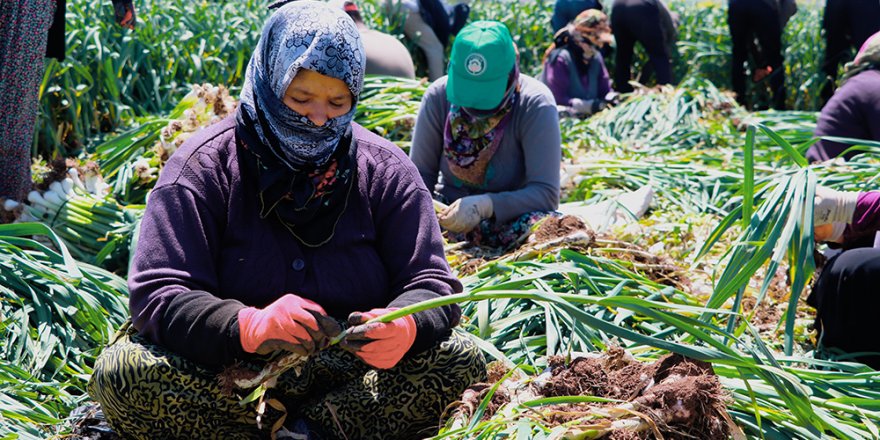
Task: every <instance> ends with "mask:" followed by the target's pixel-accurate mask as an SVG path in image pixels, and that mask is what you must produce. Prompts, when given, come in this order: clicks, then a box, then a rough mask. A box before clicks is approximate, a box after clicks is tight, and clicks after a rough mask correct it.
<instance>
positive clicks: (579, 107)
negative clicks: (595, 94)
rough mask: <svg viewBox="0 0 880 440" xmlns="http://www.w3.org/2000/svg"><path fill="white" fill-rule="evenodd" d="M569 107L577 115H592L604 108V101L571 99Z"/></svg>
mask: <svg viewBox="0 0 880 440" xmlns="http://www.w3.org/2000/svg"><path fill="white" fill-rule="evenodd" d="M569 106H570V107H571V108H572V109H573V110H574V112H575V113H577V114H579V115H587V116H588V115H592V114H593V113H596V112H598V111H600V110H602V109H604V108H605V101H602V100H601V99H579V98H571V101H569Z"/></svg>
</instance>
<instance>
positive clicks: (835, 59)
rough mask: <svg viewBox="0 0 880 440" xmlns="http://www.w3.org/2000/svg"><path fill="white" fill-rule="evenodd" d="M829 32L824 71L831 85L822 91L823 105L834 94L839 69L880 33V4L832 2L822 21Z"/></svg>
mask: <svg viewBox="0 0 880 440" xmlns="http://www.w3.org/2000/svg"><path fill="white" fill-rule="evenodd" d="M822 30H823V31H824V32H825V62H824V63H823V64H822V71H823V72H824V73H825V77H826V79H827V80H828V82H826V83H825V85H824V86H823V87H822V102H823V103H826V102H828V100H829V99H831V96H832V95H833V94H834V86H835V82H836V81H837V69H838V66H839V65H840V63H842V62H843V61H844V60H846V59H847V58H848V54H849V53H850V52H849V51H850V50H855V49H858V48H859V47H861V45H862V44H864V43H865V41H867V40H868V37H870V36H871V35H873V34H874V33H875V32H880V1H877V0H828V1H827V3H826V4H825V15H823V17H822Z"/></svg>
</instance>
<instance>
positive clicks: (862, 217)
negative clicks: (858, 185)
mask: <svg viewBox="0 0 880 440" xmlns="http://www.w3.org/2000/svg"><path fill="white" fill-rule="evenodd" d="M877 231H880V191H870V192H864V193H861V194H859V200H858V202H856V210H855V212H854V214H853V221H852V223H850V225H849V226H847V228H846V231H844V233H843V241H844V243H847V242H856V241H865V240H869V239H870V240H871V241H873V238H874V234H875V233H876V232H877Z"/></svg>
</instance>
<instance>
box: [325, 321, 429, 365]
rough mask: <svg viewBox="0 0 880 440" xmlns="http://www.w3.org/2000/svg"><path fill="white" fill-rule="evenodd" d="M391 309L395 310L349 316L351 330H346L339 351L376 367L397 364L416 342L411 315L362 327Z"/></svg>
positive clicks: (414, 327)
mask: <svg viewBox="0 0 880 440" xmlns="http://www.w3.org/2000/svg"><path fill="white" fill-rule="evenodd" d="M394 310H397V309H396V308H391V309H373V310H370V311H369V312H354V313H352V314H351V315H348V323H349V324H350V325H352V326H354V327H352V328H350V329H349V330H348V335H346V337H345V339H344V340H343V341H342V343H341V345H342V348H344V349H346V350H348V351H351V352H352V353H354V354H355V355H357V357H359V358H361V360H363V361H364V362H366V363H367V364H368V365H371V366H373V367H376V368H381V369H388V368H391V367H393V366H395V365H397V363H398V362H400V360H401V359H403V355H405V354H406V352H407V351H408V350H409V348H410V347H412V345H413V342H415V340H416V320H415V319H413V317H412V315H408V316H404V317H403V318H398V319H395V320H394V321H391V322H389V323H381V322H376V323H372V324H364V323H365V322H367V321H369V320H370V319H373V318H376V317H379V316H382V315H385V314H387V313H388V312H392V311H394Z"/></svg>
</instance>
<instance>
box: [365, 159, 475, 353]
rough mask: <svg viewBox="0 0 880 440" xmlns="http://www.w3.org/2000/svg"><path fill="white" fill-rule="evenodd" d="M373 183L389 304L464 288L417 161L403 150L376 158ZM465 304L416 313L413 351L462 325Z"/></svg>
mask: <svg viewBox="0 0 880 440" xmlns="http://www.w3.org/2000/svg"><path fill="white" fill-rule="evenodd" d="M377 169H378V170H382V172H381V174H380V176H381V177H378V176H377V178H376V179H374V180H373V181H374V182H376V184H375V186H374V187H373V188H372V192H373V194H371V196H370V198H371V200H372V201H371V203H372V204H373V215H374V218H373V221H374V222H375V225H376V229H377V240H378V247H379V255H380V256H381V258H382V261H383V263H384V264H385V267H386V270H387V271H388V275H389V280H390V284H391V289H390V290H391V292H390V294H391V298H390V303H389V307H403V306H408V305H410V304H415V303H417V302H420V301H424V300H427V299H432V298H437V297H440V296H444V295H450V294H453V293H457V292H461V291H462V286H461V283H460V282H459V281H458V279H457V278H456V277H455V276H454V275H452V272H451V270H450V268H449V264H448V263H447V262H446V256H445V254H444V252H443V239H442V237H441V235H440V226H439V225H438V224H437V217H436V215H435V214H434V205H433V201H432V200H431V194H430V193H429V192H428V190H427V189H426V188H425V185H424V183H422V180H421V178H420V177H419V174H418V171H417V170H416V168H415V166H414V165H413V164H412V163H411V162H410V161H409V159H407V158H406V156H405V155H403V154H402V153H400V154H390V153H389V156H388V157H386V158H384V160H383V161H380V162H379V163H378V164H377ZM460 317H461V309H460V308H459V307H458V306H457V305H452V306H445V307H440V308H435V309H431V310H427V311H424V312H419V313H416V314H415V315H413V318H414V319H415V321H416V326H417V328H418V330H417V333H416V340H415V343H414V344H413V347H412V348H411V349H410V353H415V352H419V351H422V350H424V349H427V348H429V347H431V346H432V345H433V344H434V342H436V341H437V340H438V339H439V338H442V337H443V336H444V335H446V334H448V333H449V330H450V329H451V328H452V327H454V326H456V325H458V321H459V318H460Z"/></svg>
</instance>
